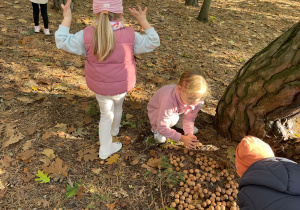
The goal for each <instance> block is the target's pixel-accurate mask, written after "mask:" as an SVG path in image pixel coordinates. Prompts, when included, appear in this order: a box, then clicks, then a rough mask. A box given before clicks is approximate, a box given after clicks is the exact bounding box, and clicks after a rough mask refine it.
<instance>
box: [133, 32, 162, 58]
mask: <svg viewBox="0 0 300 210" xmlns="http://www.w3.org/2000/svg"><path fill="white" fill-rule="evenodd" d="M145 33H146V34H145V35H141V34H139V33H138V32H134V35H135V39H134V54H141V53H147V52H151V51H153V50H154V49H155V48H157V47H158V46H159V45H160V40H159V36H158V34H157V33H156V31H155V30H154V28H153V27H151V28H149V29H147V30H146V31H145Z"/></svg>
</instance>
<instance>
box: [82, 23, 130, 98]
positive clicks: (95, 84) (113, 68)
mask: <svg viewBox="0 0 300 210" xmlns="http://www.w3.org/2000/svg"><path fill="white" fill-rule="evenodd" d="M94 31H95V28H94V27H93V26H88V27H86V28H85V29H84V32H83V38H84V44H85V49H86V53H87V58H86V62H85V80H86V83H87V86H88V87H89V88H90V90H92V91H93V92H95V93H96V94H100V95H106V96H114V95H118V94H121V93H125V92H128V91H130V90H131V89H132V88H134V86H135V82H136V65H135V60H134V56H133V52H134V38H135V37H134V30H133V29H132V28H130V27H124V28H122V29H118V30H116V31H114V34H115V39H116V45H115V49H114V51H113V53H112V54H111V55H110V56H109V57H108V58H106V60H105V61H102V62H99V60H98V59H97V57H96V56H94V55H93V45H92V43H93V34H94Z"/></svg>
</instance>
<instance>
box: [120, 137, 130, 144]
mask: <svg viewBox="0 0 300 210" xmlns="http://www.w3.org/2000/svg"><path fill="white" fill-rule="evenodd" d="M122 144H123V146H128V145H130V144H131V140H130V137H129V136H125V137H124V138H123V139H122Z"/></svg>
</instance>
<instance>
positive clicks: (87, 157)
mask: <svg viewBox="0 0 300 210" xmlns="http://www.w3.org/2000/svg"><path fill="white" fill-rule="evenodd" d="M82 158H83V159H84V161H85V162H87V161H93V160H96V159H98V151H97V150H96V149H93V148H92V149H84V150H80V151H79V152H78V157H77V159H76V160H77V161H81V160H82Z"/></svg>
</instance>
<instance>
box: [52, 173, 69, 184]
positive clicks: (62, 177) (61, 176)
mask: <svg viewBox="0 0 300 210" xmlns="http://www.w3.org/2000/svg"><path fill="white" fill-rule="evenodd" d="M65 178H66V177H64V176H63V175H62V174H61V173H59V174H54V177H53V180H54V181H56V182H57V181H59V182H62V181H63V180H64V179H65Z"/></svg>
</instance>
